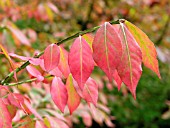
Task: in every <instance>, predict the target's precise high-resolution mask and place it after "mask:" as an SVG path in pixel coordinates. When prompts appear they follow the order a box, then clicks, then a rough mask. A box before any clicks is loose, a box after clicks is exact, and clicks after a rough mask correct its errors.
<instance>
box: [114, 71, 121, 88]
mask: <svg viewBox="0 0 170 128" xmlns="http://www.w3.org/2000/svg"><path fill="white" fill-rule="evenodd" d="M113 78H114V81H115V82H116V85H117V88H118V90H120V88H121V84H122V80H121V78H120V76H119V74H118V72H117V70H114V72H113Z"/></svg>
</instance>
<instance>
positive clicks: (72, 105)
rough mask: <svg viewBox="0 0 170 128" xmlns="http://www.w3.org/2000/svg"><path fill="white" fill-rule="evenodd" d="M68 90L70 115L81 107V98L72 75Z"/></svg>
mask: <svg viewBox="0 0 170 128" xmlns="http://www.w3.org/2000/svg"><path fill="white" fill-rule="evenodd" d="M66 89H67V92H68V101H67V104H68V108H69V110H70V114H72V113H73V111H74V110H75V109H76V108H77V107H78V106H79V104H80V100H81V98H80V96H79V95H78V93H77V91H76V89H75V87H74V82H73V78H72V75H71V74H70V75H69V77H68V78H67V82H66Z"/></svg>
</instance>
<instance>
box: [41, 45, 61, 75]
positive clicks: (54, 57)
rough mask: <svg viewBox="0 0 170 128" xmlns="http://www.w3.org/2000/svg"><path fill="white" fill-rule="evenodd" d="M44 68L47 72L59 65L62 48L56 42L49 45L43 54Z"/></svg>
mask: <svg viewBox="0 0 170 128" xmlns="http://www.w3.org/2000/svg"><path fill="white" fill-rule="evenodd" d="M43 59H44V68H45V70H46V71H47V72H49V71H51V70H52V69H54V68H56V67H57V66H58V63H59V60H60V50H59V48H58V46H57V45H56V44H51V45H49V46H48V47H47V48H46V49H45V51H44V55H43Z"/></svg>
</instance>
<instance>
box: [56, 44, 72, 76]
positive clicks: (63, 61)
mask: <svg viewBox="0 0 170 128" xmlns="http://www.w3.org/2000/svg"><path fill="white" fill-rule="evenodd" d="M59 48H60V61H59V64H58V68H59V69H60V71H61V72H62V73H63V75H64V77H65V78H67V77H68V75H69V74H70V69H69V65H68V52H67V51H66V50H65V49H64V48H62V47H60V46H59Z"/></svg>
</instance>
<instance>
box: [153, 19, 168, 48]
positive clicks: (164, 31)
mask: <svg viewBox="0 0 170 128" xmlns="http://www.w3.org/2000/svg"><path fill="white" fill-rule="evenodd" d="M169 24H170V16H168V19H167V21H166V23H165V26H164V28H163V30H162V33H161V35H160V36H159V38H158V40H157V41H156V42H155V44H156V45H160V44H161V42H162V40H163V38H164V36H165V34H166V32H167V30H168V27H169Z"/></svg>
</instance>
